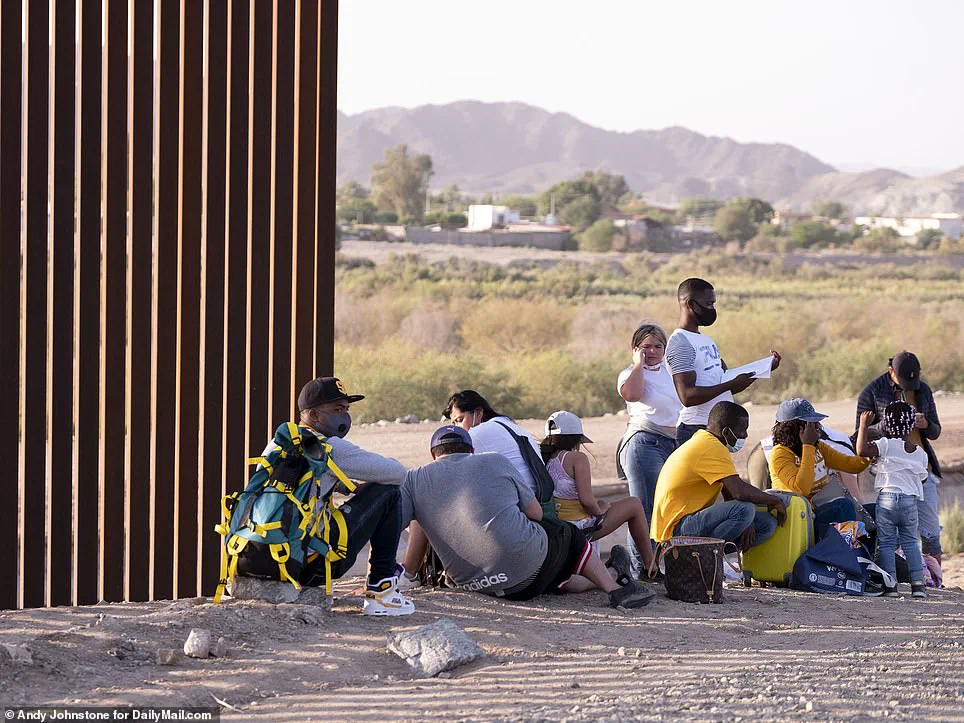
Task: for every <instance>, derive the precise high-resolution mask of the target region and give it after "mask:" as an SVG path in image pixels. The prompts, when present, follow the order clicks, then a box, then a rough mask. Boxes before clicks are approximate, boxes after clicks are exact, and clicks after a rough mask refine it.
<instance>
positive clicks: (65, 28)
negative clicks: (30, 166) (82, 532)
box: [47, 0, 76, 605]
mask: <svg viewBox="0 0 964 723" xmlns="http://www.w3.org/2000/svg"><path fill="white" fill-rule="evenodd" d="M74 5H75V3H74V1H73V0H57V2H56V12H55V15H54V46H53V56H54V63H53V73H54V79H53V89H54V92H53V104H52V117H53V165H52V168H53V176H52V178H53V180H54V181H55V182H54V183H53V184H52V186H51V188H52V192H53V193H52V199H51V201H52V211H53V268H52V274H51V277H50V281H51V285H50V290H49V292H50V301H49V303H50V312H51V324H50V334H51V355H50V367H49V369H50V376H49V384H50V411H51V414H50V427H49V430H50V431H49V434H50V471H51V475H50V493H49V496H48V507H47V509H48V516H49V518H50V538H49V539H50V544H49V545H48V548H47V556H48V557H47V568H48V570H50V571H51V572H50V574H49V576H50V580H49V583H48V584H49V589H50V604H51V605H69V604H70V603H71V599H72V594H71V593H72V584H71V583H72V581H71V575H70V555H69V554H68V551H69V550H70V546H71V543H72V536H73V533H72V517H73V515H72V510H71V506H70V505H68V504H67V503H66V501H67V500H69V499H70V498H71V490H72V487H73V484H72V477H73V474H72V473H73V443H72V436H73V430H72V429H71V426H72V425H71V422H72V421H73V403H74V393H73V381H74V379H73V341H74V339H73V326H74V308H73V305H74V136H75V128H74V120H75V113H74V101H75V87H76V86H75V75H74V73H75V66H76V56H75V53H74V34H75V20H74V18H75V12H74ZM65 568H66V569H65Z"/></svg>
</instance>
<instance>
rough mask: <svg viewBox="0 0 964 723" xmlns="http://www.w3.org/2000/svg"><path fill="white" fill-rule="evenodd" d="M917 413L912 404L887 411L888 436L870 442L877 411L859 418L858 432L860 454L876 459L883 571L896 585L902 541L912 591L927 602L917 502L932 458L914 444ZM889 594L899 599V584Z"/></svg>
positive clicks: (899, 404)
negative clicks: (913, 432) (912, 436)
mask: <svg viewBox="0 0 964 723" xmlns="http://www.w3.org/2000/svg"><path fill="white" fill-rule="evenodd" d="M916 417H917V412H916V410H915V409H914V408H913V407H912V406H911V405H909V404H907V402H900V401H897V402H891V403H890V404H888V405H887V408H886V409H885V410H884V418H883V422H884V424H883V428H884V430H885V432H886V435H887V436H885V437H881V438H880V439H878V440H876V441H874V442H870V441H868V440H867V427H868V425H869V424H870V423H871V421H873V412H864V413H863V414H861V415H860V428H859V430H858V432H857V454H859V455H861V456H862V457H868V458H870V459H876V460H877V477H876V479H875V481H874V488H875V489H876V490H877V512H876V520H875V521H876V523H877V545H878V552H879V555H880V566H881V567H882V568H883V569H884V570H886V571H887V572H889V573H890V574H891V575H893V576H894V579H895V580H896V579H897V577H896V569H897V564H896V563H897V561H896V552H897V543H898V539H899V541H900V547H901V549H902V550H903V551H904V556H905V557H906V558H907V568H908V571H909V572H910V580H911V591H912V594H913V596H914V597H927V588H926V587H925V586H924V565H923V559H922V558H921V551H920V529H919V526H918V520H917V502H918V500H920V499H921V498H922V497H923V496H924V489H923V484H922V483H923V481H924V480H925V479H927V454H926V453H925V452H924V450H923V449H921V448H920V447H918V446H917V445H916V444H914V443H913V442H912V441H911V437H910V435H911V432H912V431H913V429H914V423H915V421H916ZM884 595H886V596H890V597H894V596H896V595H897V587H896V585H895V586H894V587H892V588H888V587H885V588H884Z"/></svg>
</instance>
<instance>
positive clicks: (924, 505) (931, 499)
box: [917, 474, 942, 557]
mask: <svg viewBox="0 0 964 723" xmlns="http://www.w3.org/2000/svg"><path fill="white" fill-rule="evenodd" d="M939 485H940V479H938V478H937V477H935V476H934V475H932V474H929V475H927V479H926V480H924V496H923V497H922V498H920V499H919V500H918V501H917V517H918V520H919V521H920V537H921V547H923V551H924V552H926V553H927V554H928V555H935V556H938V557H940V555H941V552H942V551H941V523H940V521H939V519H938V517H937V507H938V490H939V489H940V487H939Z"/></svg>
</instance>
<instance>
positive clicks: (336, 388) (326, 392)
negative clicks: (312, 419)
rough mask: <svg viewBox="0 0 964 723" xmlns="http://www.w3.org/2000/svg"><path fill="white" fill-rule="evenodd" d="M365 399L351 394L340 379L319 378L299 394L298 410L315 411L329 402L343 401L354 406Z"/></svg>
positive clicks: (306, 385) (308, 384)
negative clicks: (315, 408)
mask: <svg viewBox="0 0 964 723" xmlns="http://www.w3.org/2000/svg"><path fill="white" fill-rule="evenodd" d="M364 398H365V397H364V396H363V395H361V394H349V393H348V390H347V389H346V388H345V385H344V383H343V382H342V381H341V379H339V378H338V377H318V378H317V379H312V380H311V381H310V382H308V383H307V384H305V385H304V386H303V387H302V388H301V392H300V393H299V394H298V409H299V410H300V411H304V410H305V409H313V408H314V407H318V406H321V405H322V404H327V403H328V402H340V401H342V400H344V401H346V402H349V403H350V404H354V403H355V402H360V401H361V400H362V399H364Z"/></svg>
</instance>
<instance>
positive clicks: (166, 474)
mask: <svg viewBox="0 0 964 723" xmlns="http://www.w3.org/2000/svg"><path fill="white" fill-rule="evenodd" d="M158 25H159V27H158V32H159V34H160V37H159V43H158V46H159V50H158V59H157V64H156V67H155V83H156V84H157V91H156V92H157V103H156V111H155V112H156V114H157V119H156V127H157V153H156V156H155V157H156V169H157V170H156V172H155V177H156V181H155V183H156V189H155V193H156V200H155V216H154V224H155V229H156V233H155V239H156V248H155V260H154V263H155V268H154V287H153V294H154V302H153V318H154V322H153V341H154V343H153V347H152V348H153V355H154V363H153V368H152V375H151V381H152V384H153V388H152V404H153V406H154V412H153V414H152V415H151V419H152V428H153V431H154V435H153V436H152V438H151V465H152V466H153V469H154V480H155V481H154V490H153V500H152V503H151V513H152V520H153V521H152V525H151V533H152V537H151V543H152V545H153V549H152V553H151V561H152V565H153V574H152V580H153V583H154V589H153V597H154V598H155V599H164V598H170V597H171V596H172V595H173V592H174V585H173V583H174V444H175V441H174V440H175V435H174V430H175V424H174V410H175V409H176V406H177V404H176V401H175V397H174V393H175V379H176V374H175V372H176V361H175V351H176V346H175V342H174V340H175V338H176V335H177V314H176V313H175V309H177V264H178V259H177V239H178V228H179V223H178V219H179V217H180V215H179V212H178V197H177V195H178V144H179V135H180V134H179V130H178V96H179V91H178V83H179V72H178V62H179V56H180V43H181V41H180V8H179V7H178V3H177V2H160V3H159V6H158Z"/></svg>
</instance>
